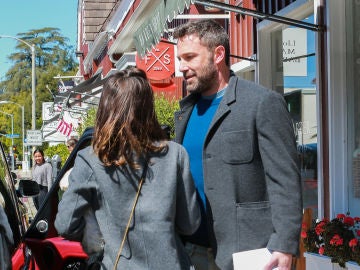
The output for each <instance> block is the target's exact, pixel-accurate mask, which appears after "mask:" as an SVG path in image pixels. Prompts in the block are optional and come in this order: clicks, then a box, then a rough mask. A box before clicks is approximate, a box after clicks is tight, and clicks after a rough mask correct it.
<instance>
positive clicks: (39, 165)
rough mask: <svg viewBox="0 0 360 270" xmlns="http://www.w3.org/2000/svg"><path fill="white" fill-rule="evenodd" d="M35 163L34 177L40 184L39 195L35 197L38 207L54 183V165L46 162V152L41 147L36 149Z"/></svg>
mask: <svg viewBox="0 0 360 270" xmlns="http://www.w3.org/2000/svg"><path fill="white" fill-rule="evenodd" d="M33 158H34V162H35V165H34V166H33V168H32V179H33V180H34V181H36V182H37V183H38V184H39V187H40V192H39V195H38V196H36V197H34V198H33V201H34V205H35V208H36V209H39V207H40V205H41V204H42V202H43V201H44V199H45V197H46V194H47V193H48V191H49V189H50V187H51V185H52V184H53V178H52V167H51V164H50V163H47V162H45V158H44V152H43V151H42V150H41V149H35V151H34V153H33Z"/></svg>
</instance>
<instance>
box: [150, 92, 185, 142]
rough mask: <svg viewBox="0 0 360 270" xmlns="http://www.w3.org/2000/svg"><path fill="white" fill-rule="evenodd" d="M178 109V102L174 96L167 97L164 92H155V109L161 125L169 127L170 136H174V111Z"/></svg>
mask: <svg viewBox="0 0 360 270" xmlns="http://www.w3.org/2000/svg"><path fill="white" fill-rule="evenodd" d="M177 110H179V102H178V100H176V99H175V98H172V99H170V98H168V97H166V96H165V95H164V94H155V111H156V116H157V118H158V121H159V122H160V124H161V125H168V126H169V127H170V138H171V139H173V138H174V136H175V118H174V113H175V111H177Z"/></svg>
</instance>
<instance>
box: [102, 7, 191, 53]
mask: <svg viewBox="0 0 360 270" xmlns="http://www.w3.org/2000/svg"><path fill="white" fill-rule="evenodd" d="M193 3H194V0H151V1H149V0H142V1H141V3H140V4H139V6H138V7H137V8H136V10H135V12H134V13H133V14H132V16H131V18H130V20H129V21H128V22H127V23H126V25H125V26H124V28H123V29H122V30H121V32H120V34H119V35H118V36H117V37H116V40H115V41H114V43H113V45H112V46H111V47H110V49H109V51H108V54H109V55H111V54H122V53H124V52H130V51H135V50H137V52H138V53H139V54H140V55H142V56H144V55H145V53H146V51H147V50H151V48H152V46H154V45H156V44H157V43H158V42H159V40H160V37H161V35H162V33H163V32H164V31H165V30H166V28H167V21H172V20H173V19H174V18H175V16H176V15H177V14H179V13H183V11H184V9H185V8H189V7H190V4H193ZM134 30H136V32H135V33H134Z"/></svg>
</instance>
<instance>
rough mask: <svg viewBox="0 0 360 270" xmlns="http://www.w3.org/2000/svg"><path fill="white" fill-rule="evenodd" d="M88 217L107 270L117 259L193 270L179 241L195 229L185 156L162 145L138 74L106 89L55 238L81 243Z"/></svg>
mask: <svg viewBox="0 0 360 270" xmlns="http://www.w3.org/2000/svg"><path fill="white" fill-rule="evenodd" d="M142 180H144V181H142ZM139 190H140V191H139ZM138 192H139V197H138V199H137V204H135V206H134V200H135V202H136V198H137V196H136V195H137V194H138ZM133 207H134V208H133ZM132 209H134V216H133V217H132V218H130V216H131V214H130V213H131V212H132ZM89 210H90V211H93V212H94V213H95V216H96V219H97V222H98V224H99V227H100V230H101V234H102V236H103V239H104V243H105V245H104V256H103V260H102V264H103V267H104V269H113V267H114V264H116V263H117V259H118V258H120V261H119V263H118V267H117V269H123V270H127V269H128V270H137V269H139V270H140V269H141V270H144V269H149V270H150V269H151V270H154V269H157V270H162V269H163V270H169V269H172V270H176V269H179V270H184V269H193V268H192V266H191V261H190V258H189V256H188V255H187V253H186V251H185V248H184V246H183V244H182V242H181V240H180V237H179V234H192V233H194V232H195V231H196V229H197V227H198V225H199V223H200V212H199V208H198V204H197V202H196V193H195V187H194V183H193V180H192V177H191V173H190V168H189V159H188V155H187V153H186V151H185V149H184V148H183V147H182V146H181V145H179V144H177V143H175V142H172V141H168V140H167V138H166V134H165V132H164V131H163V130H162V128H161V126H160V124H159V122H158V120H157V118H156V113H155V108H154V96H153V91H152V89H151V86H150V83H149V82H148V80H147V78H146V74H145V72H144V71H142V70H139V69H136V68H133V69H129V70H122V71H119V72H118V73H116V74H113V75H111V76H110V77H109V78H108V79H107V81H106V83H105V84H104V88H103V92H102V95H101V98H100V102H99V107H98V111H97V115H96V123H95V129H94V138H93V141H92V145H91V146H89V147H87V148H85V149H83V150H81V151H79V152H78V155H77V157H76V160H75V165H74V168H73V170H72V172H71V174H70V176H69V188H68V189H67V191H66V192H65V193H64V195H63V197H62V200H61V201H60V204H59V211H58V214H57V216H56V220H55V227H56V228H57V230H58V232H59V234H60V235H62V236H64V237H65V238H68V239H73V240H78V241H84V240H86V239H84V238H82V235H83V234H84V228H85V227H86V220H85V219H84V218H83V217H84V214H85V213H86V212H87V211H89ZM129 222H130V223H129ZM127 224H129V225H130V227H128V226H127ZM127 228H128V229H129V230H127ZM122 243H123V244H124V245H122ZM120 247H123V249H121V248H120ZM120 254H121V256H119V255H120Z"/></svg>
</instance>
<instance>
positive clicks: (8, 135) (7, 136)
mask: <svg viewBox="0 0 360 270" xmlns="http://www.w3.org/2000/svg"><path fill="white" fill-rule="evenodd" d="M5 136H6V138H10V139H15V138H20V134H6V135H5Z"/></svg>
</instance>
